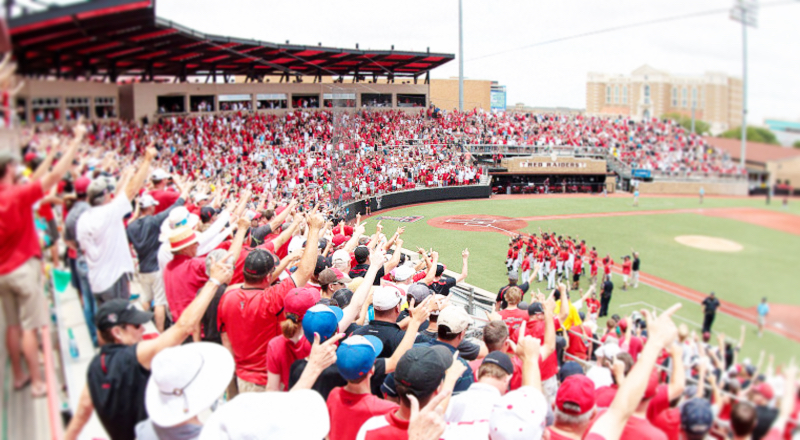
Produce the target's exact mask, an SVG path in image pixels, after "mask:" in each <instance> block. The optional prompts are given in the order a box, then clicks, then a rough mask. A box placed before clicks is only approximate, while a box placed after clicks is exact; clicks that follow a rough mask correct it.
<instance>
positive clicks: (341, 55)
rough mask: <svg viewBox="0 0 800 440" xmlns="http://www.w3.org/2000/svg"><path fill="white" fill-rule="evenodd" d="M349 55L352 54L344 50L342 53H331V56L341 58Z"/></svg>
mask: <svg viewBox="0 0 800 440" xmlns="http://www.w3.org/2000/svg"><path fill="white" fill-rule="evenodd" d="M348 55H350V54H349V53H347V52H342V53H337V54H336V55H331V56H330V57H331V58H341V57H346V56H348Z"/></svg>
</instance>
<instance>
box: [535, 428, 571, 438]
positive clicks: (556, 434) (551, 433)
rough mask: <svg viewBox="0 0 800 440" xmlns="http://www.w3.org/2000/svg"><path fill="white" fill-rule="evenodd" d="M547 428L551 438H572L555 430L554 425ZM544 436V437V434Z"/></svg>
mask: <svg viewBox="0 0 800 440" xmlns="http://www.w3.org/2000/svg"><path fill="white" fill-rule="evenodd" d="M547 430H548V431H549V432H550V440H572V438H570V437H567V436H564V435H561V434H559V433H557V432H555V431H554V430H553V427H552V426H551V427H548V428H547ZM542 438H544V436H543V437H542Z"/></svg>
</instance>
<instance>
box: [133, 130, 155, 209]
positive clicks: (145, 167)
mask: <svg viewBox="0 0 800 440" xmlns="http://www.w3.org/2000/svg"><path fill="white" fill-rule="evenodd" d="M156 156H158V150H156V149H155V148H153V143H152V142H151V143H150V145H148V146H147V151H146V152H145V154H144V160H142V163H140V164H139V169H138V170H136V174H134V175H133V177H132V178H131V180H130V182H128V184H127V185H125V196H126V197H128V200H133V198H134V197H136V194H138V193H139V190H140V189H142V187H143V186H144V182H145V181H146V180H147V176H148V175H149V174H150V163H151V162H153V159H155V158H156Z"/></svg>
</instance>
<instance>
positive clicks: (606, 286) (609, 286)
mask: <svg viewBox="0 0 800 440" xmlns="http://www.w3.org/2000/svg"><path fill="white" fill-rule="evenodd" d="M613 291H614V283H612V282H611V280H608V281H606V282H605V283H603V293H602V294H601V296H603V297H605V298H608V297H610V296H611V292H613Z"/></svg>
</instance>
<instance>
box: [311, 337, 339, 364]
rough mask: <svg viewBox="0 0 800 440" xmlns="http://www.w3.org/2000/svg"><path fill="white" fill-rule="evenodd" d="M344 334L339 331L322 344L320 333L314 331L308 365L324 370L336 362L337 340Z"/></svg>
mask: <svg viewBox="0 0 800 440" xmlns="http://www.w3.org/2000/svg"><path fill="white" fill-rule="evenodd" d="M344 336H345V334H344V333H337V334H335V335H333V336H331V337H330V339H328V340H327V341H325V342H323V343H321V344H320V342H319V340H320V338H319V333H314V343H313V344H312V345H311V353H310V354H309V355H308V365H307V367H312V368H318V369H319V370H320V371H322V370H324V369H326V368H328V367H330V366H331V365H333V364H334V363H336V342H338V341H339V340H340V339H342V338H344Z"/></svg>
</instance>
